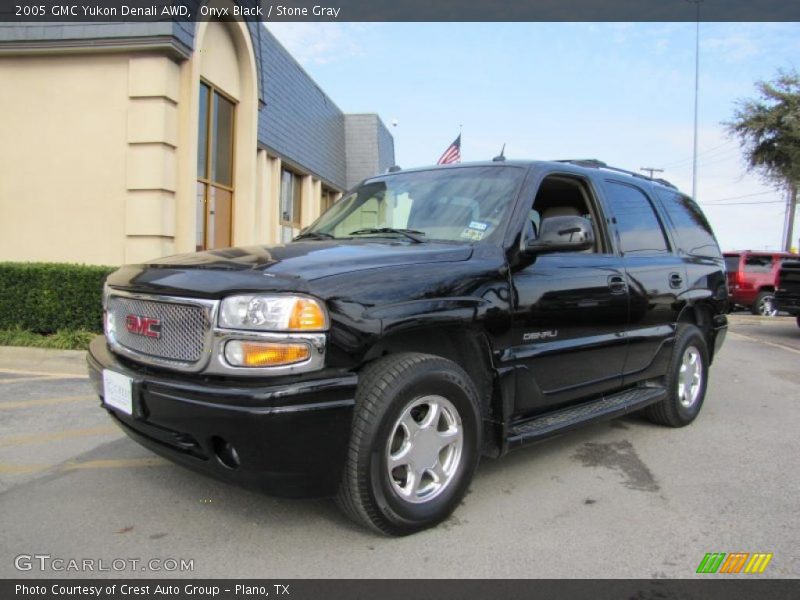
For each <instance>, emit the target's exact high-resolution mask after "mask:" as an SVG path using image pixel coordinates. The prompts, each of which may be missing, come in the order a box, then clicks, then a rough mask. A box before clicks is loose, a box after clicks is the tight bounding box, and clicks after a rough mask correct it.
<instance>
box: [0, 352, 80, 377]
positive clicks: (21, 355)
mask: <svg viewBox="0 0 800 600" xmlns="http://www.w3.org/2000/svg"><path fill="white" fill-rule="evenodd" d="M0 369H8V370H10V371H13V370H20V371H35V372H41V373H64V374H69V375H86V351H84V350H51V349H49V348H27V347H23V346H0Z"/></svg>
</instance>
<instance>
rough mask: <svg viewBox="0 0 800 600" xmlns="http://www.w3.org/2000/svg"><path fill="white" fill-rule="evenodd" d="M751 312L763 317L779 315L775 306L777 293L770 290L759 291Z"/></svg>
mask: <svg viewBox="0 0 800 600" xmlns="http://www.w3.org/2000/svg"><path fill="white" fill-rule="evenodd" d="M750 312H752V313H753V314H754V315H761V316H762V317H774V316H775V315H777V314H778V310H777V309H776V308H775V294H774V293H773V292H769V291H764V292H759V294H758V296H756V299H755V302H753V305H752V306H751V307H750Z"/></svg>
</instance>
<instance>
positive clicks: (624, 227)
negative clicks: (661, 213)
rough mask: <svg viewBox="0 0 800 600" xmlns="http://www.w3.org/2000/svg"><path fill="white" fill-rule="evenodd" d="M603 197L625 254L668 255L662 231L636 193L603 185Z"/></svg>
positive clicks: (613, 184) (615, 185)
mask: <svg viewBox="0 0 800 600" xmlns="http://www.w3.org/2000/svg"><path fill="white" fill-rule="evenodd" d="M606 196H607V197H608V201H609V203H610V204H611V210H612V211H613V213H614V218H615V220H616V223H617V231H618V232H619V241H620V246H621V250H622V252H623V253H624V254H660V253H666V252H668V251H669V250H668V248H667V240H666V238H665V237H664V230H663V229H662V227H661V222H660V221H659V220H658V216H657V215H656V212H655V209H654V208H653V205H652V204H651V203H650V199H649V198H648V197H647V196H645V195H644V193H643V192H642V191H640V190H639V189H637V188H635V187H632V186H629V185H625V184H622V183H617V182H614V181H606Z"/></svg>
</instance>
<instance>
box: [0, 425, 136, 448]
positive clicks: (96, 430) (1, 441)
mask: <svg viewBox="0 0 800 600" xmlns="http://www.w3.org/2000/svg"><path fill="white" fill-rule="evenodd" d="M106 433H119V434H122V432H121V431H120V430H119V428H118V427H114V426H113V425H106V426H103V427H90V428H87V429H65V430H62V431H45V432H41V433H28V434H24V435H13V436H10V437H6V438H0V448H9V447H11V446H24V445H26V444H43V443H45V442H54V441H58V440H66V439H69V438H76V437H87V436H92V435H103V434H106Z"/></svg>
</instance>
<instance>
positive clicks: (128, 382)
mask: <svg viewBox="0 0 800 600" xmlns="http://www.w3.org/2000/svg"><path fill="white" fill-rule="evenodd" d="M103 402H104V403H105V405H106V406H109V407H111V408H115V409H117V410H119V411H122V412H124V413H125V414H126V415H131V414H133V379H131V378H130V377H128V376H126V375H123V374H122V373H117V372H116V371H109V370H108V369H105V370H104V371H103Z"/></svg>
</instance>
